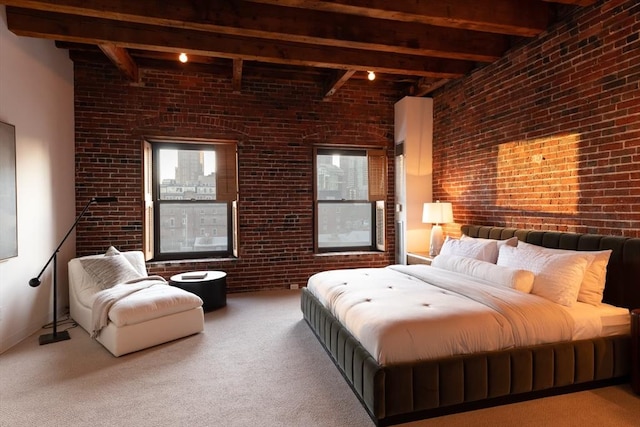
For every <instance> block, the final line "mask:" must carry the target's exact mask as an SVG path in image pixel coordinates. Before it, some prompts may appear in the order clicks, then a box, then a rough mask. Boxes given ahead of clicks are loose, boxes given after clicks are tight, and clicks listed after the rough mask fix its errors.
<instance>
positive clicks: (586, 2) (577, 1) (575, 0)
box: [542, 0, 598, 6]
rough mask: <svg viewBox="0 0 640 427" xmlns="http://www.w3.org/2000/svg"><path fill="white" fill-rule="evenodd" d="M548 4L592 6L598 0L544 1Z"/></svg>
mask: <svg viewBox="0 0 640 427" xmlns="http://www.w3.org/2000/svg"><path fill="white" fill-rule="evenodd" d="M542 1H546V2H547V3H561V4H570V5H573V6H591V5H592V4H594V3H595V2H597V1H598V0H542Z"/></svg>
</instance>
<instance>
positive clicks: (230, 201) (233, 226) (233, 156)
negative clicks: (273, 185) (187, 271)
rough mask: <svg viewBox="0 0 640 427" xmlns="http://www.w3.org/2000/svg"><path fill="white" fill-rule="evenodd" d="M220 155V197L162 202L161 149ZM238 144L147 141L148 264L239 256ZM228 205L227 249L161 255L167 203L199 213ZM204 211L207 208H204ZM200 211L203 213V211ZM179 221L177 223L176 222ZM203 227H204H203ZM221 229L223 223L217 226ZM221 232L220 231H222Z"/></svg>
mask: <svg viewBox="0 0 640 427" xmlns="http://www.w3.org/2000/svg"><path fill="white" fill-rule="evenodd" d="M212 147H213V149H214V150H215V152H216V198H215V199H203V200H194V199H192V200H161V199H160V164H159V161H158V158H159V151H160V150H161V149H178V150H185V149H186V150H203V149H205V150H206V149H211V148H212ZM237 170H238V166H237V142H236V141H229V140H204V139H191V138H190V139H173V138H145V139H144V141H143V175H144V176H143V187H144V188H143V193H144V202H143V203H144V212H143V216H144V221H143V223H144V232H143V248H144V250H143V252H144V254H145V259H146V260H147V261H149V260H153V261H168V260H176V261H177V260H188V259H198V258H228V257H232V256H234V257H237V255H238V253H237V248H238V242H237V238H238V232H237V224H238V220H237V213H238V210H237V200H238V184H237V183H238V179H237ZM211 203H216V204H222V203H223V204H225V205H226V207H225V208H226V215H227V227H226V229H227V249H226V250H224V251H197V252H195V251H194V252H161V251H160V244H161V241H160V231H161V223H160V220H159V216H160V211H161V209H160V206H161V205H163V204H184V205H185V206H188V207H192V208H194V209H196V210H198V208H197V206H198V205H205V204H211ZM201 209H204V208H201ZM201 209H200V210H201ZM176 222H177V221H176ZM199 225H200V224H199ZM217 227H218V228H220V223H217ZM218 231H219V230H218Z"/></svg>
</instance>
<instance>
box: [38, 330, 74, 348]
mask: <svg viewBox="0 0 640 427" xmlns="http://www.w3.org/2000/svg"><path fill="white" fill-rule="evenodd" d="M70 339H71V337H70V336H69V331H62V332H57V333H55V334H44V335H40V337H39V338H38V342H40V345H45V344H52V343H54V342H58V341H65V340H70Z"/></svg>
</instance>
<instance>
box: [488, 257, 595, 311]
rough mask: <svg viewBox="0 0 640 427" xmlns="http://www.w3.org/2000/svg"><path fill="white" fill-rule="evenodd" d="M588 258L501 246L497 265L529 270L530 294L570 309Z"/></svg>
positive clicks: (587, 263)
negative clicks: (530, 275) (532, 275)
mask: <svg viewBox="0 0 640 427" xmlns="http://www.w3.org/2000/svg"><path fill="white" fill-rule="evenodd" d="M590 262H591V258H590V257H589V256H587V255H582V254H580V253H573V254H552V253H548V252H542V251H538V250H531V249H526V248H522V247H520V246H518V247H516V248H514V247H511V246H506V245H505V246H502V247H501V248H500V253H499V255H498V265H502V266H506V267H511V268H518V269H523V270H529V271H531V272H533V273H534V274H535V279H534V280H533V289H532V290H531V293H532V294H534V295H538V296H541V297H543V298H546V299H548V300H550V301H553V302H555V303H557V304H561V305H565V306H567V307H571V306H572V305H573V304H574V303H575V302H576V301H577V300H578V292H579V291H580V284H581V283H582V280H583V278H584V273H585V271H586V269H587V265H589V263H590Z"/></svg>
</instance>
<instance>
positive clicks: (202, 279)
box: [169, 271, 227, 311]
mask: <svg viewBox="0 0 640 427" xmlns="http://www.w3.org/2000/svg"><path fill="white" fill-rule="evenodd" d="M169 284H170V285H172V286H176V287H178V288H180V289H184V290H185V291H189V292H191V293H194V294H196V295H198V296H199V297H200V298H202V309H203V310H204V311H209V310H214V309H216V308H220V307H224V306H225V305H227V273H225V272H224V271H190V272H187V273H180V274H175V275H173V276H171V279H170V280H169Z"/></svg>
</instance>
